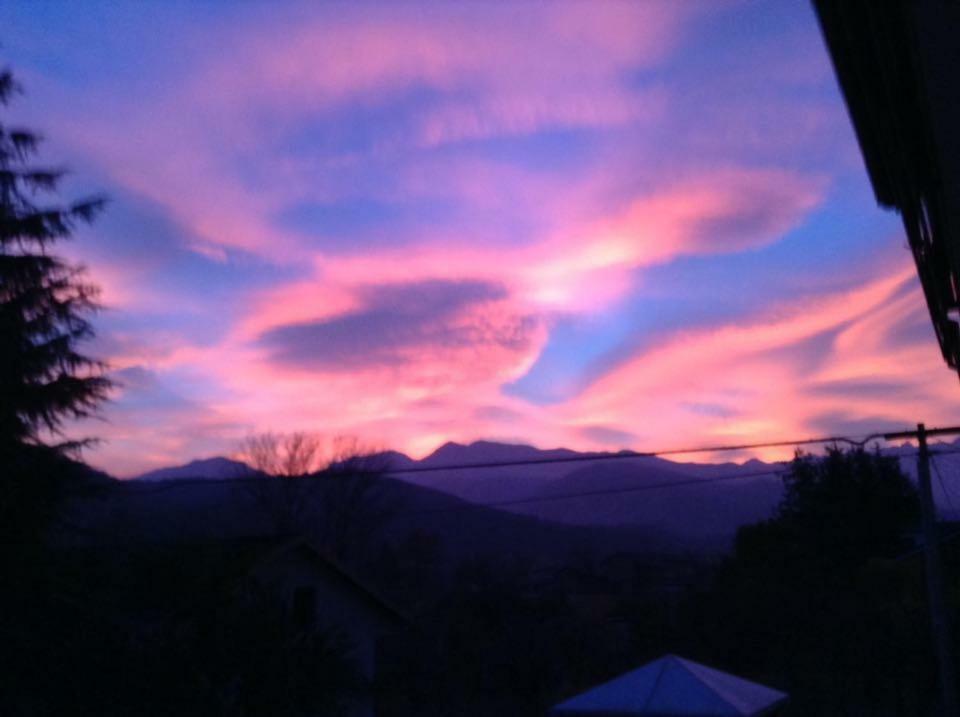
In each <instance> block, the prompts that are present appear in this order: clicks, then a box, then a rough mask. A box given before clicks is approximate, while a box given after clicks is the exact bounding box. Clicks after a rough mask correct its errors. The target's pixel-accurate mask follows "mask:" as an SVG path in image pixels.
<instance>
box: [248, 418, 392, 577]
mask: <svg viewBox="0 0 960 717" xmlns="http://www.w3.org/2000/svg"><path fill="white" fill-rule="evenodd" d="M239 457H240V458H242V459H243V460H245V461H246V462H247V463H248V464H249V465H250V466H251V467H252V468H254V469H256V470H257V471H258V472H259V473H260V474H261V477H260V478H258V479H254V480H251V481H249V482H248V484H247V485H248V486H249V494H250V495H252V496H253V498H254V500H255V501H256V502H257V504H258V505H259V506H260V507H261V508H262V509H265V510H266V511H267V514H268V516H269V518H270V521H271V523H272V524H273V529H274V530H275V531H277V532H279V533H300V534H304V535H306V536H308V537H310V538H312V539H313V540H314V541H315V542H316V543H317V545H318V546H319V547H320V548H322V549H325V550H327V551H329V552H330V553H331V554H332V555H333V556H334V557H336V558H339V559H341V560H345V561H348V562H354V561H356V560H358V559H360V558H361V557H362V556H363V554H365V553H366V551H367V549H368V548H369V547H370V541H371V540H372V539H373V538H374V537H375V535H376V534H377V533H378V531H380V530H382V528H383V527H384V525H385V524H386V523H387V522H388V521H389V519H390V517H391V516H392V514H393V513H394V507H393V505H392V501H391V500H389V499H388V498H387V496H386V495H384V491H383V484H384V481H383V480H381V479H382V477H383V475H384V473H385V472H386V471H387V470H388V469H389V465H387V461H386V459H385V458H384V453H383V452H382V451H377V450H375V449H374V448H373V447H371V446H369V445H367V444H364V443H363V442H362V441H360V440H359V439H357V438H355V437H351V436H335V437H333V438H330V439H325V438H324V437H323V436H322V435H320V434H316V433H304V432H297V433H290V434H277V433H262V434H257V435H252V436H249V437H248V438H246V439H245V440H244V441H243V443H242V445H241V448H240V451H239ZM271 478H272V479H274V480H270V479H271Z"/></svg>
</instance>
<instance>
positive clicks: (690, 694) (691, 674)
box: [550, 655, 787, 717]
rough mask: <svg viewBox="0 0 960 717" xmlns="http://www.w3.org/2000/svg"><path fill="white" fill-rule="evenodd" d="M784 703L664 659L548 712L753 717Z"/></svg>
mask: <svg viewBox="0 0 960 717" xmlns="http://www.w3.org/2000/svg"><path fill="white" fill-rule="evenodd" d="M786 699H787V695H785V694H784V693H783V692H778V691H777V690H773V689H770V688H769V687H764V686H763V685H758V684H757V683H755V682H749V681H748V680H744V679H741V678H739V677H734V676H733V675H729V674H727V673H726V672H720V671H719V670H714V669H713V668H710V667H706V666H704V665H700V664H698V663H696V662H691V661H690V660H684V659H683V658H681V657H677V656H676V655H666V656H664V657H661V658H660V659H659V660H654V661H653V662H650V663H648V664H646V665H644V666H643V667H640V668H638V669H636V670H632V671H630V672H628V673H626V674H625V675H621V676H620V677H617V678H616V679H614V680H611V681H610V682H607V683H605V684H602V685H600V686H599V687H595V688H593V689H592V690H589V691H587V692H584V693H582V694H579V695H577V696H576V697H573V698H571V699H569V700H567V701H566V702H562V703H560V704H559V705H557V706H556V707H554V708H553V709H552V710H551V711H550V714H552V715H557V717H560V716H561V715H568V716H569V715H624V717H626V716H627V715H650V716H652V715H656V716H657V717H681V716H682V717H752V716H754V715H759V714H760V713H762V712H765V711H767V710H770V709H772V708H773V707H776V706H777V705H778V704H780V703H781V702H783V701H785V700H786Z"/></svg>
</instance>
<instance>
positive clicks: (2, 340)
mask: <svg viewBox="0 0 960 717" xmlns="http://www.w3.org/2000/svg"><path fill="white" fill-rule="evenodd" d="M18 91H19V86H18V85H17V83H16V81H15V80H14V78H13V76H12V74H11V73H10V72H9V71H0V106H6V105H7V104H8V103H9V102H10V99H11V98H12V96H13V95H14V94H16V93H17V92H18ZM39 142H40V138H39V137H38V136H37V135H36V134H34V133H32V132H30V131H28V130H24V129H17V128H11V127H9V126H7V125H5V124H2V123H0V455H4V454H6V455H10V454H11V453H13V452H16V453H18V454H19V453H20V451H19V450H18V449H23V448H25V447H27V446H28V445H30V444H34V445H36V444H41V443H43V436H44V435H45V434H47V433H49V434H51V435H55V434H58V433H59V430H60V428H61V425H62V422H63V420H64V419H68V418H81V417H84V416H87V415H89V414H90V413H91V412H92V411H93V410H94V409H95V408H96V406H97V405H98V404H99V403H100V402H101V401H103V399H104V398H105V397H106V394H107V391H108V389H109V387H110V381H109V379H108V378H107V377H106V376H105V375H104V372H105V366H104V364H102V363H101V362H99V361H96V360H94V359H91V358H89V357H87V356H85V355H83V354H81V353H80V352H79V351H78V349H77V345H78V343H79V342H80V341H81V340H83V339H85V338H87V337H89V336H91V335H92V329H91V326H90V323H89V321H87V320H86V318H84V317H85V316H87V315H89V314H90V313H91V312H92V311H94V310H96V308H97V303H96V295H97V289H96V287H94V286H92V285H90V284H88V283H86V282H84V281H83V269H82V267H78V266H74V265H71V264H69V263H67V262H65V261H63V260H62V259H60V258H57V257H56V256H51V255H50V254H49V253H48V248H49V247H50V245H51V244H53V243H54V242H56V241H58V240H60V239H65V238H68V237H69V236H70V235H71V233H72V231H73V228H74V227H75V225H76V223H77V222H78V221H86V222H89V221H91V220H92V218H93V217H94V216H95V215H96V213H97V212H98V210H100V208H101V207H102V206H103V200H102V199H99V198H94V199H85V200H83V201H79V202H76V203H73V204H69V205H66V206H47V205H39V204H37V203H35V202H38V201H39V200H40V199H41V198H42V197H43V196H44V195H49V194H51V193H53V192H55V190H56V188H57V183H58V181H59V180H60V178H61V177H62V176H63V171H62V170H59V169H51V168H44V167H35V166H33V165H32V164H31V158H32V157H33V156H34V155H35V154H36V151H37V146H38V144H39ZM76 445H77V443H76V442H74V443H60V444H58V445H57V446H56V448H58V449H61V450H62V449H64V448H68V447H75V446H76Z"/></svg>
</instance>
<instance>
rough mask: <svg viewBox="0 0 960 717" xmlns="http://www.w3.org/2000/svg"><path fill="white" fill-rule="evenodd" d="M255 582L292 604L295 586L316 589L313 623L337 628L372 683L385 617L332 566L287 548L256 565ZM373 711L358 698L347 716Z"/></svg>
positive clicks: (362, 716) (358, 716)
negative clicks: (378, 642) (327, 566)
mask: <svg viewBox="0 0 960 717" xmlns="http://www.w3.org/2000/svg"><path fill="white" fill-rule="evenodd" d="M251 577H252V578H253V579H254V580H255V581H256V582H257V584H258V585H260V586H261V587H264V588H266V589H267V590H268V591H269V592H270V593H271V594H273V595H275V596H277V597H278V598H280V599H281V600H282V601H283V602H284V604H286V605H287V606H288V608H289V607H292V604H293V596H294V593H295V591H296V590H297V588H299V587H304V586H309V587H312V588H313V589H314V591H315V592H316V621H315V624H316V627H317V629H319V630H331V631H336V632H340V633H341V634H342V635H343V636H344V637H345V638H346V639H347V640H348V641H349V643H350V645H351V648H352V654H351V657H352V658H353V659H354V660H355V662H356V664H357V666H358V667H359V669H360V671H361V674H362V675H363V677H364V678H365V679H366V680H367V681H368V682H369V683H370V684H373V681H374V678H375V676H376V646H377V640H378V637H379V635H380V634H381V633H382V632H383V630H384V629H385V628H386V627H387V626H388V624H387V621H386V618H385V617H384V616H383V615H382V614H381V612H380V611H379V610H378V609H377V608H376V607H375V606H374V605H373V604H372V603H371V602H370V601H369V600H368V599H367V597H366V596H365V595H364V594H363V593H362V592H360V589H359V588H358V587H357V586H355V585H354V584H352V583H351V582H349V581H348V580H346V579H344V578H343V577H342V576H341V575H340V574H339V573H338V572H337V571H336V570H334V569H333V568H326V567H324V566H323V565H322V564H320V563H318V562H317V560H316V559H315V558H311V557H309V556H308V555H306V554H303V553H301V552H300V551H296V550H291V551H290V552H289V553H285V554H283V555H280V556H278V557H276V558H274V559H272V560H270V561H268V562H266V563H264V564H262V565H261V566H259V567H258V568H257V569H256V571H255V572H254V574H253V575H252V576H251ZM373 714H374V711H373V701H372V699H370V698H367V699H363V700H359V701H358V703H357V704H356V705H354V707H353V709H352V710H351V711H350V712H349V717H370V716H372V715H373Z"/></svg>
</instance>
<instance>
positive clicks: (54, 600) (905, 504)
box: [0, 448, 960, 715]
mask: <svg viewBox="0 0 960 717" xmlns="http://www.w3.org/2000/svg"><path fill="white" fill-rule="evenodd" d="M9 465H13V466H14V467H15V470H13V471H8V472H7V473H6V474H5V476H4V489H5V492H4V497H5V503H4V510H5V512H4V518H5V520H4V526H5V527H4V545H3V547H4V550H3V560H4V575H5V582H6V585H7V587H6V588H5V589H4V591H3V594H2V598H0V600H2V605H0V608H2V609H0V651H2V654H0V671H2V674H3V675H4V676H5V678H4V680H3V681H0V703H2V705H3V712H4V714H11V715H58V714H65V713H67V712H69V713H71V714H77V715H86V714H89V715H94V714H96V715H127V714H141V715H153V714H156V715H166V714H179V715H189V714H197V715H200V714H202V715H260V714H270V715H316V714H323V715H335V714H359V713H356V712H351V711H350V710H351V709H354V708H355V706H356V705H357V704H358V703H363V704H368V705H372V704H376V709H377V712H376V713H377V714H382V715H424V714H431V715H481V714H490V713H491V712H497V713H499V714H505V715H507V714H510V715H514V714H515V715H537V714H545V712H546V710H547V708H548V707H549V706H550V705H552V704H555V703H556V702H558V701H560V700H561V699H563V698H565V697H568V696H570V695H572V694H575V693H577V692H579V691H581V690H584V689H586V688H589V687H591V686H593V685H596V684H597V683H599V682H601V681H604V680H606V679H608V678H610V677H612V676H615V675H617V674H619V673H621V672H623V671H626V670H629V669H631V668H633V667H636V666H638V665H640V664H641V663H643V662H645V661H647V660H649V659H653V658H656V657H658V656H660V655H662V654H664V653H667V652H674V653H678V654H682V655H685V656H688V657H690V658H691V659H695V660H698V661H702V662H704V663H707V664H712V665H716V666H717V667H719V668H722V669H725V670H729V671H731V672H734V673H736V674H741V675H744V676H746V677H749V678H752V679H754V680H757V681H760V682H763V683H766V684H769V685H771V686H774V687H777V688H779V689H783V690H785V691H787V692H789V693H790V695H791V702H790V704H789V706H788V707H787V714H791V715H814V714H816V715H831V714H837V715H840V714H868V713H869V714H873V715H926V714H929V713H930V711H931V709H933V707H934V699H935V695H936V689H935V683H934V679H935V678H934V676H935V674H936V670H935V664H934V661H933V654H932V648H931V638H930V629H929V619H928V613H927V608H926V595H925V589H924V582H923V565H922V560H921V557H922V556H921V555H920V554H919V552H918V551H917V550H916V546H915V545H914V543H913V536H914V533H915V530H916V527H917V519H918V505H917V498H916V495H915V492H914V488H913V486H912V485H911V483H910V482H909V481H908V479H907V478H905V477H904V476H903V475H902V474H901V473H900V471H899V469H898V467H897V464H896V462H895V461H894V460H893V459H888V458H885V457H882V456H880V455H877V454H873V453H869V452H863V451H854V452H849V453H843V452H840V451H834V452H831V453H830V454H829V455H828V456H827V457H826V458H825V459H822V460H821V459H816V460H815V459H812V458H804V457H800V458H798V459H797V460H796V461H795V462H794V464H793V467H792V471H791V473H790V474H789V476H788V477H787V478H786V491H785V498H784V500H783V502H782V503H781V505H780V507H779V511H778V513H777V514H776V516H775V517H774V518H772V519H771V520H768V521H766V522H763V523H760V524H756V525H752V526H747V527H744V528H743V529H742V530H741V531H740V533H739V535H738V537H737V541H736V546H735V550H734V552H733V553H732V554H730V555H729V556H728V557H726V558H724V559H722V560H720V561H717V560H711V561H706V560H703V561H701V560H697V559H695V558H694V557H692V556H687V557H685V558H682V557H677V556H669V557H668V556H660V557H657V556H654V555H650V554H640V553H633V554H631V553H624V552H617V553H614V554H607V555H603V554H602V552H595V553H592V554H586V553H584V554H579V555H577V554H571V555H569V556H567V558H566V559H564V560H559V561H558V560H556V559H551V560H550V561H539V562H538V561H536V560H531V559H530V557H529V556H522V555H521V554H520V553H517V555H515V556H511V555H508V554H504V555H502V556H500V557H499V558H497V559H491V558H490V557H489V556H485V557H473V558H471V557H469V556H468V555H464V554H459V555H451V554H450V553H449V551H446V550H445V548H444V545H443V543H442V542H441V541H440V540H439V539H438V538H437V537H436V536H434V535H431V534H430V532H429V530H427V529H426V528H424V529H421V530H417V531H412V532H410V533H408V534H406V535H404V536H402V537H401V536H398V535H396V534H389V532H388V531H386V530H385V529H384V528H385V525H386V522H382V523H379V524H374V523H368V524H366V525H363V524H362V523H363V518H362V517H358V518H357V521H359V523H360V524H359V525H358V526H356V527H360V528H362V529H363V530H364V532H365V533H366V534H367V535H368V536H369V537H371V538H372V539H373V544H375V547H373V548H371V549H370V550H368V551H365V555H364V556H362V557H361V556H358V557H356V558H353V559H351V560H352V564H351V566H350V570H351V572H352V573H353V574H356V575H358V576H360V577H361V578H362V580H363V581H364V582H365V584H367V585H371V586H374V587H375V590H376V592H377V593H378V594H379V595H381V596H384V598H385V599H386V600H388V601H389V602H390V603H391V604H393V605H395V606H397V607H398V608H399V612H401V613H402V614H403V619H402V620H398V621H396V623H394V624H393V625H392V626H391V629H389V630H387V631H385V632H384V633H383V634H382V635H381V636H380V638H379V640H378V642H379V649H378V655H377V665H376V670H375V672H374V673H373V676H372V679H371V678H370V676H369V675H365V674H364V673H363V671H362V670H361V669H360V667H359V666H358V664H357V660H356V657H355V653H354V651H353V646H352V645H351V644H350V640H349V638H348V637H347V636H346V633H347V631H345V630H338V629H336V627H335V626H333V627H331V626H329V625H323V626H321V625H319V624H315V623H313V622H306V623H305V622H303V621H298V619H297V617H296V615H295V614H293V612H292V610H291V606H290V605H289V604H285V603H283V602H282V601H278V600H275V599H273V598H272V597H271V596H270V595H269V594H258V595H250V594H246V595H245V596H244V597H243V598H242V599H241V598H238V596H237V595H238V594H237V591H236V589H235V586H236V583H235V582H234V581H232V578H231V573H232V572H235V571H236V570H237V566H242V564H243V560H244V553H243V549H241V548H239V547H237V546H238V545H240V544H239V543H237V542H233V543H229V542H223V543H219V544H218V543H216V542H210V541H207V542H206V543H204V545H205V547H203V548H202V549H201V548H198V547H197V546H196V545H190V546H186V545H184V544H179V543H166V544H160V543H151V542H150V541H149V540H145V538H148V537H149V536H140V543H139V544H134V543H131V542H130V540H131V536H130V535H127V536H125V537H124V538H123V540H122V541H117V542H118V544H113V545H111V544H110V543H109V541H108V542H107V543H103V542H102V541H100V542H99V543H98V544H97V545H96V546H93V545H91V543H90V542H89V541H85V540H83V539H82V538H83V536H81V535H78V534H77V535H73V536H72V537H71V538H69V539H66V540H65V539H64V536H65V535H70V534H69V532H66V533H65V532H64V530H63V526H62V525H59V527H58V520H59V518H58V516H61V515H62V514H63V512H62V509H61V507H62V505H63V503H64V501H66V502H70V501H76V500H80V501H84V500H89V499H90V497H91V496H96V495H97V494H98V492H105V491H106V492H109V491H111V490H114V489H115V488H114V487H113V485H112V482H111V481H110V480H109V479H108V478H106V477H104V476H102V475H98V474H96V473H94V472H92V471H90V470H89V469H87V468H86V467H84V466H83V465H82V464H79V463H76V462H73V461H70V460H69V459H65V458H63V457H61V456H59V455H58V454H56V453H55V452H51V451H49V450H47V449H39V448H38V449H29V450H28V451H27V452H25V453H23V454H22V455H21V457H20V458H19V459H18V461H17V462H15V463H11V464H9ZM366 479H367V480H369V476H367V477H366ZM261 480H265V481H268V482H269V481H271V480H277V481H279V480H281V479H269V478H262V479H261ZM284 480H286V479H284ZM334 480H335V481H340V480H349V479H345V478H344V475H343V474H341V475H339V476H338V478H336V479H334ZM334 485H335V484H334ZM344 485H345V484H344ZM377 515H378V520H381V521H383V520H384V519H383V515H382V513H378V514H377ZM306 520H307V521H308V522H309V520H310V518H309V517H306ZM61 522H62V521H61ZM945 530H947V531H948V534H949V528H948V527H946V528H945ZM51 535H58V536H59V537H58V538H57V539H56V540H55V541H53V542H51V541H50V540H49V539H48V538H49V536H51ZM945 548H946V550H945V557H946V562H947V565H946V568H947V577H948V585H950V586H956V585H957V581H958V578H960V555H958V553H957V551H956V550H955V549H954V548H953V544H952V543H951V542H950V541H947V542H946V544H945ZM957 597H958V595H957V591H956V590H955V589H951V591H950V601H951V606H952V608H953V609H954V611H955V610H956V608H957V607H960V601H958V599H957ZM321 612H322V606H321ZM955 642H956V640H955Z"/></svg>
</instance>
